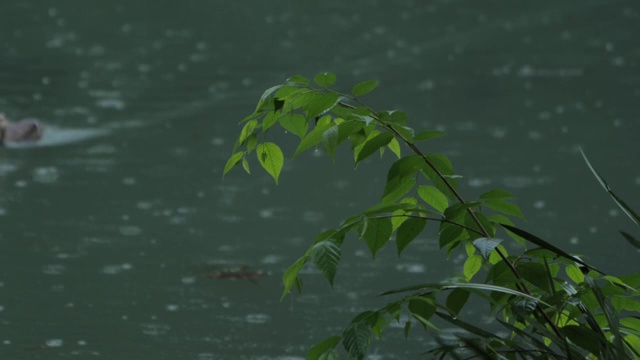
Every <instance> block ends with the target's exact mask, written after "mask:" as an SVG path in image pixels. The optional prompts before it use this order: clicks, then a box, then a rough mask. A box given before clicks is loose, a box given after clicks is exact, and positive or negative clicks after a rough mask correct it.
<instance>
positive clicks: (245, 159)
mask: <svg viewBox="0 0 640 360" xmlns="http://www.w3.org/2000/svg"><path fill="white" fill-rule="evenodd" d="M242 168H243V169H244V171H246V172H247V174H249V175H251V169H250V168H249V162H248V161H247V158H246V157H244V158H242Z"/></svg>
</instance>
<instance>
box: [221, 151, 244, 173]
mask: <svg viewBox="0 0 640 360" xmlns="http://www.w3.org/2000/svg"><path fill="white" fill-rule="evenodd" d="M243 157H244V151H238V152H237V153H235V154H233V155H231V156H230V157H229V160H227V163H226V165H225V166H224V170H223V171H222V176H223V177H224V176H225V175H226V174H227V173H228V172H229V171H230V170H231V169H233V167H234V166H236V165H237V164H238V163H239V162H240V160H242V158H243Z"/></svg>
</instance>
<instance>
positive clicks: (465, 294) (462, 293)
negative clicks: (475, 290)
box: [446, 289, 471, 316]
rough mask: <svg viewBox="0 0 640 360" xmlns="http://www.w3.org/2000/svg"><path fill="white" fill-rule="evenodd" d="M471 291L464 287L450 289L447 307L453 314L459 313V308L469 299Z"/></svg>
mask: <svg viewBox="0 0 640 360" xmlns="http://www.w3.org/2000/svg"><path fill="white" fill-rule="evenodd" d="M470 294H471V293H470V292H469V291H468V290H465V289H454V290H453V291H451V293H450V294H449V296H447V302H446V305H447V309H449V310H450V311H451V312H452V313H453V314H454V315H455V316H458V314H460V310H462V308H463V307H464V305H465V304H466V303H467V300H469V295H470Z"/></svg>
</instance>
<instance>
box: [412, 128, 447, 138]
mask: <svg viewBox="0 0 640 360" xmlns="http://www.w3.org/2000/svg"><path fill="white" fill-rule="evenodd" d="M443 135H445V133H444V132H442V131H435V130H424V131H421V132H419V133H418V135H416V136H415V137H414V138H413V140H414V141H424V140H429V139H433V138H437V137H440V136H443Z"/></svg>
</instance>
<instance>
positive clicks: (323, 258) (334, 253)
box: [311, 240, 341, 287]
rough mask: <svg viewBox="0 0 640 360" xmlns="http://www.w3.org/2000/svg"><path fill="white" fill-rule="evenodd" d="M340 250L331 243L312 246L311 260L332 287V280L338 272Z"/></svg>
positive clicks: (321, 242)
mask: <svg viewBox="0 0 640 360" xmlns="http://www.w3.org/2000/svg"><path fill="white" fill-rule="evenodd" d="M340 255H341V249H340V247H339V246H338V245H336V244H335V243H334V242H332V241H328V240H325V241H320V242H318V243H316V244H315V245H313V248H312V250H311V260H312V261H313V263H314V264H315V265H316V267H317V268H318V270H320V271H321V272H322V274H323V275H324V276H325V277H326V278H327V280H329V284H331V286H332V287H333V279H334V278H335V276H336V272H337V271H338V264H339V263H340Z"/></svg>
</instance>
